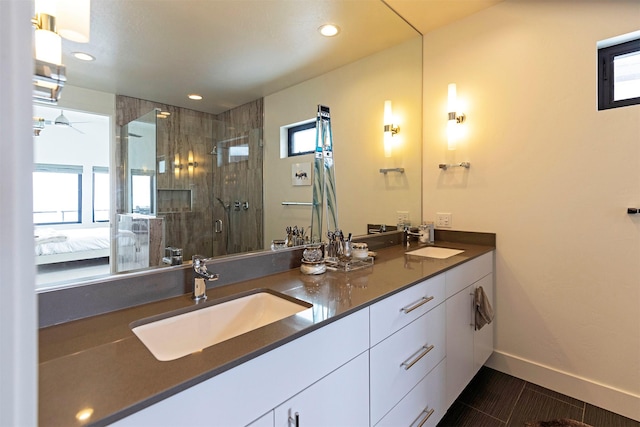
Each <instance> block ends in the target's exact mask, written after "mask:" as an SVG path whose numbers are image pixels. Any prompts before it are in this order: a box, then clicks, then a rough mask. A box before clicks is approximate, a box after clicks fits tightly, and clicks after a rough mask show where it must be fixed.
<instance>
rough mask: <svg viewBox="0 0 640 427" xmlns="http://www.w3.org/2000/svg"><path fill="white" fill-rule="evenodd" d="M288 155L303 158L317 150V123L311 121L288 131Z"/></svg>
mask: <svg viewBox="0 0 640 427" xmlns="http://www.w3.org/2000/svg"><path fill="white" fill-rule="evenodd" d="M287 140H288V143H289V149H288V155H289V157H291V156H301V155H303V154H310V153H313V152H315V150H316V122H315V120H314V121H311V122H307V123H303V124H300V125H296V126H292V127H290V128H288V129H287Z"/></svg>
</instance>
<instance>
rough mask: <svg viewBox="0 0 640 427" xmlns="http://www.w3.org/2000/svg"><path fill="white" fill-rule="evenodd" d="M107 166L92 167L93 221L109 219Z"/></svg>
mask: <svg viewBox="0 0 640 427" xmlns="http://www.w3.org/2000/svg"><path fill="white" fill-rule="evenodd" d="M109 205H110V203H109V168H106V167H103V166H94V167H93V222H107V221H109Z"/></svg>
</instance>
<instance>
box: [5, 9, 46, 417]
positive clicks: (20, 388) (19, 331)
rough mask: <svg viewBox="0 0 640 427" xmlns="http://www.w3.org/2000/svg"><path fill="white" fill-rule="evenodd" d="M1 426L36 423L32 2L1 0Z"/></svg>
mask: <svg viewBox="0 0 640 427" xmlns="http://www.w3.org/2000/svg"><path fill="white" fill-rule="evenodd" d="M0 7H1V8H2V12H1V13H0V58H2V60H1V61H0V75H2V77H3V79H4V82H3V86H2V87H1V88H0V129H1V130H2V136H1V137H0V150H1V152H2V155H0V182H1V183H2V184H1V185H0V238H1V239H2V245H3V247H4V248H6V252H7V253H6V254H5V256H3V257H0V287H2V292H0V342H1V343H2V345H0V425H1V426H34V425H36V424H37V422H38V412H37V396H38V391H37V387H38V369H37V362H38V355H37V353H38V341H37V340H38V338H37V328H38V322H37V312H36V295H35V293H34V292H33V288H34V285H35V267H34V265H35V263H34V258H33V257H34V253H33V221H32V218H31V216H30V215H26V213H29V212H32V190H31V179H32V172H31V171H32V170H33V146H32V144H31V138H32V137H31V132H32V126H33V125H32V123H31V96H32V95H31V91H32V86H31V85H32V83H31V79H32V77H31V76H32V73H33V60H32V58H31V37H32V35H31V34H32V30H31V28H30V27H29V26H28V25H24V23H25V22H28V20H29V19H30V18H31V16H32V15H33V5H32V3H31V2H25V1H23V0H7V1H3V2H2V4H1V5H0Z"/></svg>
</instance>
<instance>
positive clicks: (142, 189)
mask: <svg viewBox="0 0 640 427" xmlns="http://www.w3.org/2000/svg"><path fill="white" fill-rule="evenodd" d="M154 177H155V173H154V171H145V170H137V169H132V170H131V212H132V213H138V214H144V215H150V214H153V213H155V212H154V209H153V206H154V204H155V200H154V194H155V178H154Z"/></svg>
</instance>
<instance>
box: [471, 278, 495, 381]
mask: <svg viewBox="0 0 640 427" xmlns="http://www.w3.org/2000/svg"><path fill="white" fill-rule="evenodd" d="M478 286H482V289H483V290H484V293H485V294H486V295H487V299H488V300H489V303H490V304H491V306H492V307H493V308H494V309H495V305H494V303H493V301H494V299H493V274H489V275H488V276H485V277H483V278H482V279H480V280H479V281H478V282H476V283H474V284H473V289H474V291H475V288H477V287H478ZM493 325H494V323H493V322H492V323H489V324H487V325H484V326H483V327H482V328H481V329H480V330H478V331H475V332H474V334H473V372H474V375H475V374H476V373H477V372H478V371H479V370H480V368H482V365H484V362H486V361H487V359H488V358H489V356H491V353H493Z"/></svg>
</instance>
